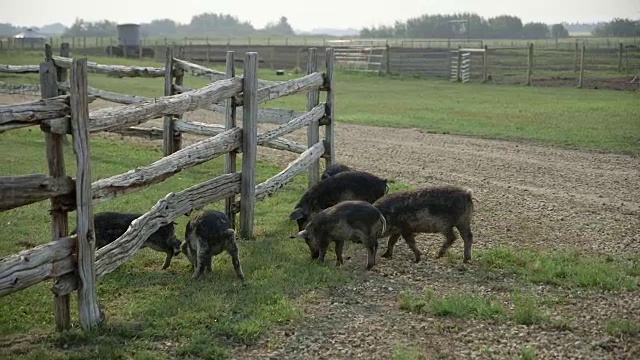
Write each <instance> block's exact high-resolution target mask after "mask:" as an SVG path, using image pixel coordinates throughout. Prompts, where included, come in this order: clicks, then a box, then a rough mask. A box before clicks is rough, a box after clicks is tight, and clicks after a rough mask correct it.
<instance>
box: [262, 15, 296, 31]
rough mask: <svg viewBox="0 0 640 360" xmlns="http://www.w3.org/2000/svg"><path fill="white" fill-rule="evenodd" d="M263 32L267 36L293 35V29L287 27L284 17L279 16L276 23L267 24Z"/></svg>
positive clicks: (286, 20)
mask: <svg viewBox="0 0 640 360" xmlns="http://www.w3.org/2000/svg"><path fill="white" fill-rule="evenodd" d="M264 30H265V31H266V32H268V33H269V34H273V35H281V36H292V35H295V32H294V31H293V28H292V27H291V25H289V19H287V17H286V16H281V17H280V20H279V21H278V23H276V24H274V23H269V24H267V26H265V28H264Z"/></svg>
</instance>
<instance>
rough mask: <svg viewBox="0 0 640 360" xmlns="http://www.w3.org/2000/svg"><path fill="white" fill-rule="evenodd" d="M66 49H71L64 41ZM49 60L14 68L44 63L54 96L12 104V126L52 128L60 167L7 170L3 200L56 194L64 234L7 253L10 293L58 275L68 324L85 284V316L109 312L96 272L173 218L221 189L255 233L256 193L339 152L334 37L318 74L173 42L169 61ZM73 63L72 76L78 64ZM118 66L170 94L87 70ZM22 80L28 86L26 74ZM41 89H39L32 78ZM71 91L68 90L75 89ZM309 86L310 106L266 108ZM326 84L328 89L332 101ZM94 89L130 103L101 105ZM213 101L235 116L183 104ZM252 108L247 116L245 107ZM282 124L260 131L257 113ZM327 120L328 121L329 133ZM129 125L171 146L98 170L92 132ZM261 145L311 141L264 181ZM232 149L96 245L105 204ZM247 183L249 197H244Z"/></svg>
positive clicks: (51, 150)
mask: <svg viewBox="0 0 640 360" xmlns="http://www.w3.org/2000/svg"><path fill="white" fill-rule="evenodd" d="M63 51H64V49H63ZM45 52H46V61H45V62H43V63H42V64H40V65H39V66H37V67H34V66H31V65H26V66H22V67H19V66H12V67H11V68H9V69H10V70H12V71H14V72H19V73H28V72H38V73H39V74H40V79H41V82H40V83H41V84H40V86H39V89H40V90H41V92H42V100H39V101H34V102H29V103H22V104H15V105H4V106H0V132H4V131H9V130H12V129H16V128H21V127H28V126H40V129H41V130H42V131H43V133H44V136H45V140H46V146H47V156H48V163H49V175H44V174H32V175H16V176H5V177H0V211H5V210H9V209H12V208H16V207H19V206H23V205H27V204H30V203H34V202H38V201H42V200H46V199H51V216H52V233H53V241H52V242H49V243H46V244H44V245H40V246H37V247H35V248H32V249H29V250H24V251H21V252H20V253H18V254H15V255H10V256H7V257H4V258H2V259H0V296H5V295H8V294H11V293H13V292H16V291H20V290H22V289H25V288H27V287H29V286H32V285H34V284H36V283H39V282H41V281H45V280H47V279H54V285H53V287H52V289H51V290H52V291H53V293H54V301H55V319H56V326H57V329H58V330H60V331H61V330H65V329H68V328H69V327H70V325H71V321H70V311H69V303H70V302H69V295H70V294H71V293H72V292H73V291H76V290H77V294H78V306H79V310H80V312H79V315H80V324H81V326H82V328H84V329H87V330H89V329H93V328H95V327H96V326H98V325H99V324H100V323H102V322H103V321H104V319H105V317H104V313H103V312H102V311H101V309H100V307H99V306H98V299H97V295H96V282H97V281H98V280H99V279H100V278H102V277H103V276H105V275H107V274H109V273H110V272H112V271H114V270H115V269H117V268H118V267H119V266H121V265H122V264H124V263H125V262H127V261H128V260H129V259H131V258H132V257H133V256H134V255H135V253H136V251H137V250H138V249H140V248H141V247H142V245H143V243H144V241H145V240H146V239H147V238H148V237H149V236H150V235H151V234H153V233H154V232H155V231H156V230H158V229H159V228H160V227H161V226H163V225H166V224H168V223H170V222H173V221H174V220H175V219H176V218H178V217H179V216H182V215H185V214H188V213H189V212H190V211H191V210H193V209H198V208H202V207H204V206H206V205H207V204H210V203H212V202H215V201H218V200H225V201H226V209H227V211H228V213H229V215H230V216H233V215H234V214H236V213H240V231H239V233H240V236H241V237H244V238H250V237H252V236H253V224H254V206H255V203H256V201H259V200H262V199H264V198H266V197H268V196H271V195H273V194H275V193H276V192H277V191H278V190H279V189H280V188H281V187H282V186H283V185H285V184H287V183H288V182H290V181H291V180H292V179H293V178H294V177H295V176H296V175H298V174H300V173H303V172H305V171H307V170H308V175H309V185H312V184H314V183H315V182H317V181H318V180H319V161H320V159H321V158H324V159H325V161H326V163H327V165H329V164H331V163H333V162H334V161H335V150H334V133H335V130H334V129H335V128H334V125H335V123H334V93H333V91H334V88H333V58H334V55H333V49H331V48H329V49H327V50H326V53H327V54H326V57H327V59H329V60H328V61H327V63H326V69H325V71H324V72H318V71H317V70H318V69H317V68H318V67H317V57H316V49H313V48H312V49H310V50H309V62H308V66H307V70H308V71H307V72H308V74H307V75H306V76H303V77H301V78H298V79H293V80H289V81H284V82H273V81H264V80H259V79H258V78H257V69H258V66H257V65H258V61H257V60H258V54H257V53H255V52H248V53H246V54H245V58H244V72H243V74H244V76H243V77H237V76H235V68H234V54H233V52H229V53H228V54H227V60H228V61H227V71H226V73H220V72H217V71H214V70H211V69H208V68H205V67H202V66H199V65H196V64H193V63H190V62H187V61H184V60H182V59H178V58H174V57H173V56H172V52H171V51H170V50H167V61H166V65H167V66H166V67H165V68H150V67H125V66H116V65H101V64H96V63H92V62H88V61H87V60H86V59H70V58H66V57H62V56H54V55H52V54H51V48H50V47H48V46H47V48H46V51H45ZM67 70H70V78H69V81H66V78H65V76H66V71H67ZM89 72H91V73H102V74H109V75H112V76H144V77H164V78H165V94H167V95H166V96H163V97H160V98H157V99H149V98H144V97H138V96H131V95H125V94H117V93H113V92H107V91H103V90H99V89H94V88H91V87H89V86H88V85H87V73H89ZM186 73H188V74H191V75H194V76H199V77H204V78H207V79H209V80H210V81H211V83H210V84H209V85H207V86H204V87H202V88H200V89H193V90H192V89H187V88H185V87H184V86H182V80H181V79H182V77H183V76H184V75H185V74H186ZM16 88H17V89H18V88H20V86H17V85H16ZM30 89H33V87H31V88H30ZM67 92H68V94H63V93H67ZM301 92H307V93H308V97H307V109H308V111H306V112H296V111H291V110H286V109H270V108H258V104H259V103H262V102H265V101H268V100H272V99H275V98H278V97H282V96H288V95H292V94H296V93H301ZM320 92H325V93H326V99H325V101H324V102H320V96H319V95H320ZM94 98H101V99H104V100H108V101H113V102H117V103H120V104H124V105H121V106H117V107H111V108H104V109H100V110H96V111H92V112H89V107H88V105H89V102H90V101H91V100H92V99H94ZM196 109H209V110H212V111H220V112H223V113H224V114H225V119H226V120H225V125H224V126H219V125H213V124H205V123H197V122H191V121H186V120H183V119H181V118H180V116H181V115H182V114H184V113H185V112H188V111H193V110H196ZM237 116H242V120H243V121H242V128H240V127H238V126H237V124H236V117H237ZM161 117H164V119H165V122H164V125H165V126H164V128H163V129H158V128H142V127H136V126H135V125H138V124H140V123H143V122H145V121H148V120H151V119H154V118H161ZM258 122H268V123H275V124H279V125H280V126H279V127H277V128H275V129H272V130H270V131H267V132H265V133H261V134H258V132H257V123H258ZM319 126H325V127H326V129H325V137H324V139H322V140H321V139H320V136H319V134H320V132H319ZM303 127H308V128H309V130H308V146H304V145H301V144H297V143H295V142H293V141H290V140H286V139H284V138H282V137H281V136H282V135H285V134H287V133H289V132H292V131H294V130H296V129H300V128H303ZM100 131H110V132H117V133H121V134H125V135H130V136H144V137H147V138H151V139H163V143H164V149H165V157H163V158H161V159H159V160H157V161H155V162H153V163H152V164H149V165H146V166H141V167H138V168H136V169H134V170H130V171H127V172H125V173H122V174H118V175H114V176H111V177H108V178H103V179H100V180H97V181H95V182H93V183H92V182H91V164H90V161H89V158H90V157H89V156H90V152H91V150H90V141H89V137H90V134H91V133H95V132H100ZM183 132H188V133H193V134H198V135H205V136H207V138H206V139H204V140H202V141H199V142H197V143H195V144H192V145H190V146H187V147H184V148H181V142H180V141H179V134H180V133H183ZM67 134H71V135H72V137H73V148H74V152H75V154H76V166H77V177H76V178H75V179H74V178H71V177H69V176H67V175H66V174H65V164H64V157H63V152H62V148H63V137H64V136H66V135H67ZM258 146H266V147H271V148H275V149H281V150H286V151H291V152H294V153H299V154H300V155H299V157H298V158H297V159H296V160H294V161H292V162H291V163H290V164H289V165H288V166H287V167H286V168H285V169H283V170H282V171H281V172H280V173H278V174H276V175H275V176H273V177H271V178H269V179H267V180H266V181H264V182H262V183H260V184H257V185H256V184H255V181H256V179H255V161H256V160H255V159H256V151H257V148H258ZM238 152H242V154H243V164H242V172H237V168H236V164H235V160H236V155H235V154H236V153H238ZM223 155H224V156H225V174H224V175H221V176H218V177H216V178H213V179H211V180H208V181H205V182H203V183H200V184H197V185H194V186H191V187H189V188H187V189H184V190H182V191H179V192H175V193H169V194H167V195H166V196H165V197H164V198H162V199H159V200H158V202H157V203H156V204H155V205H154V206H153V207H152V208H151V209H150V210H149V211H148V212H146V213H145V214H143V215H142V216H140V217H139V218H137V219H136V220H134V221H133V222H132V223H131V225H130V227H129V228H128V230H127V231H126V232H125V233H124V234H123V235H122V236H120V237H119V238H118V239H116V240H115V241H114V242H112V243H110V244H109V245H107V246H105V247H103V248H100V249H99V250H97V251H96V250H95V238H94V233H93V204H95V203H96V202H100V201H106V200H108V199H111V198H114V197H117V196H123V195H125V194H128V193H132V192H135V191H138V190H140V189H143V188H145V187H148V186H150V185H153V184H156V183H158V182H161V181H163V180H165V179H167V178H169V177H170V176H172V175H174V174H176V173H177V172H179V171H181V170H183V169H186V168H189V167H192V166H195V165H198V164H202V163H204V162H206V161H209V160H212V159H214V158H216V157H219V156H223ZM236 195H240V200H239V201H237V200H236V199H235V196H236ZM73 210H76V212H77V227H78V231H77V234H76V235H73V236H68V229H69V221H68V216H67V213H68V212H69V211H73Z"/></svg>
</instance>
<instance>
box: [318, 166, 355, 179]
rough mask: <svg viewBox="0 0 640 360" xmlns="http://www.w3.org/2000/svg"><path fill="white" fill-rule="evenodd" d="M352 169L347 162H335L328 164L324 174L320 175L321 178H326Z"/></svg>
mask: <svg viewBox="0 0 640 360" xmlns="http://www.w3.org/2000/svg"><path fill="white" fill-rule="evenodd" d="M351 170H352V169H351V168H350V167H348V166H347V165H345V164H341V163H335V164H331V165H329V166H327V168H326V169H324V172H323V173H322V176H321V177H320V180H324V179H326V178H328V177H331V176H333V175H336V174H339V173H341V172H345V171H351Z"/></svg>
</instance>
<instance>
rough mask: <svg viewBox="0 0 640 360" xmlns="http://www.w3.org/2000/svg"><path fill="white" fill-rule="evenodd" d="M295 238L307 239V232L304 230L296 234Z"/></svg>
mask: <svg viewBox="0 0 640 360" xmlns="http://www.w3.org/2000/svg"><path fill="white" fill-rule="evenodd" d="M296 237H299V238H303V239H306V238H308V237H309V232H308V231H307V230H306V229H305V230H302V231H300V232H299V233H297V234H296Z"/></svg>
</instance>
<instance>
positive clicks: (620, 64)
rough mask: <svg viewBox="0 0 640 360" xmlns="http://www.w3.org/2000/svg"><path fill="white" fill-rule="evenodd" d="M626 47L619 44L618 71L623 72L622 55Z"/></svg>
mask: <svg viewBox="0 0 640 360" xmlns="http://www.w3.org/2000/svg"><path fill="white" fill-rule="evenodd" d="M623 49H624V45H623V44H622V43H619V44H618V71H619V72H622V54H623Z"/></svg>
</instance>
